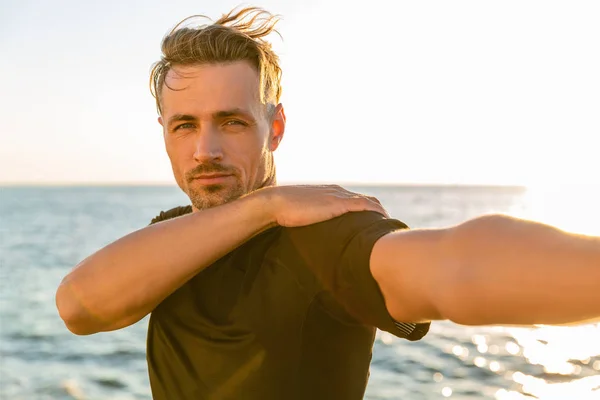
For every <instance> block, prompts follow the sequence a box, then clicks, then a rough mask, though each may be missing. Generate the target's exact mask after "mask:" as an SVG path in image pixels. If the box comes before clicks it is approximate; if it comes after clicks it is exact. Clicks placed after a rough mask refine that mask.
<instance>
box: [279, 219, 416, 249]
mask: <svg viewBox="0 0 600 400" xmlns="http://www.w3.org/2000/svg"><path fill="white" fill-rule="evenodd" d="M407 228H408V226H407V225H406V224H405V223H404V222H401V221H399V220H397V219H391V218H386V217H384V216H383V215H381V214H379V213H377V212H374V211H360V212H348V213H346V214H343V215H341V216H339V217H336V218H332V219H330V220H328V221H323V222H319V223H317V224H313V225H308V226H303V227H296V228H286V229H285V230H286V231H287V234H288V235H289V236H291V237H293V238H297V239H304V238H305V239H312V240H315V239H321V240H323V241H324V242H322V243H327V242H328V241H342V242H347V241H349V240H352V239H353V238H354V237H355V236H357V235H359V236H373V235H376V236H377V235H381V234H385V233H388V232H392V231H395V230H399V229H407Z"/></svg>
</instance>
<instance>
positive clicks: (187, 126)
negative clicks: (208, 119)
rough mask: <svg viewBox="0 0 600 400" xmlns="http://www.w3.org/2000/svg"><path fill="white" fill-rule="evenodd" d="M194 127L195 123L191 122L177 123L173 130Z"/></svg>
mask: <svg viewBox="0 0 600 400" xmlns="http://www.w3.org/2000/svg"><path fill="white" fill-rule="evenodd" d="M192 128H194V124H191V123H189V122H186V123H185V124H181V125H177V126H176V127H175V128H174V129H173V131H177V130H179V129H192Z"/></svg>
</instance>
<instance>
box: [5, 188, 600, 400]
mask: <svg viewBox="0 0 600 400" xmlns="http://www.w3.org/2000/svg"><path fill="white" fill-rule="evenodd" d="M350 188H351V189H353V190H357V191H361V192H363V193H367V194H370V195H374V196H377V197H378V198H379V199H380V200H381V202H382V203H383V205H384V206H385V207H386V209H387V210H388V211H389V212H390V214H391V215H392V217H394V218H398V219H401V220H403V221H404V222H406V223H407V224H409V225H410V226H411V227H415V228H416V227H436V226H446V225H453V224H456V223H459V222H461V221H464V220H466V219H468V218H471V217H474V216H476V215H480V214H482V213H488V212H503V213H509V214H512V215H517V216H529V215H534V216H535V215H536V210H537V211H539V210H542V209H543V210H544V212H545V214H543V215H544V216H549V217H552V216H553V218H554V220H551V221H548V222H551V223H554V222H557V223H558V222H564V223H569V222H570V223H575V225H573V226H574V227H576V226H583V225H576V223H577V222H579V223H581V224H588V225H585V226H592V225H591V224H590V216H591V215H593V214H591V213H586V212H585V210H582V209H581V201H578V202H577V203H564V202H563V200H560V199H557V198H556V197H553V198H552V199H547V198H546V200H547V201H546V202H544V203H543V204H542V203H539V201H538V200H539V198H538V197H536V196H534V195H532V193H531V191H526V190H525V189H523V188H506V187H442V186H440V187H433V186H432V187H427V186H422V187H421V186H399V187H393V186H389V187H350ZM585 198H586V199H588V201H589V196H588V197H585ZM532 199H533V200H535V201H538V203H536V202H535V201H534V202H533V203H532ZM536 199H537V200H536ZM579 200H581V198H579ZM548 202H550V203H552V202H553V203H552V204H555V206H556V207H555V208H554V209H550V210H549V209H548V204H549V203H548ZM182 204H187V202H186V198H185V196H184V195H183V194H182V193H181V192H180V191H179V190H178V189H177V188H174V187H161V186H155V187H0V239H1V240H0V399H10V400H33V399H65V400H66V399H71V400H73V399H90V400H91V399H111V400H126V399H127V400H132V399H136V400H148V399H150V398H151V396H150V390H149V383H148V377H147V369H146V360H145V336H146V327H147V319H146V318H145V319H143V320H142V321H140V322H139V323H137V324H135V325H133V326H131V327H128V328H126V329H123V330H120V331H116V332H109V333H101V334H97V335H91V336H85V337H79V336H75V335H72V334H71V333H69V332H68V331H67V329H66V328H65V327H64V325H63V324H62V322H61V320H60V319H59V317H58V313H57V311H56V307H55V305H54V294H55V290H56V287H57V285H58V284H59V282H60V280H61V279H62V277H63V276H64V275H65V274H66V273H67V272H68V271H69V270H70V269H71V268H72V267H73V266H75V265H76V264H77V263H78V262H79V261H81V260H82V259H83V258H85V257H86V256H88V255H89V254H91V253H93V252H94V251H96V250H97V249H99V248H101V247H102V246H105V245H106V244H108V243H110V242H112V241H114V240H116V239H117V238H119V237H121V236H124V235H125V234H127V233H129V232H131V231H134V230H137V229H140V228H142V227H144V226H145V225H146V224H148V223H149V221H150V219H151V218H152V217H154V216H155V215H156V214H158V212H159V211H160V210H164V209H168V208H171V207H173V206H176V205H182ZM536 204H537V205H536ZM540 204H541V205H540ZM569 204H573V206H570V205H569ZM592 204H597V202H595V201H589V203H588V206H589V207H590V209H589V211H591V206H592ZM536 207H537V208H536ZM544 207H546V208H544ZM561 207H562V208H561ZM563 208H564V210H567V211H568V212H565V213H562V214H560V213H559V214H556V212H555V211H556V210H559V209H563ZM576 208H577V209H576ZM552 212H555V213H554V214H552ZM596 214H597V213H596ZM538 215H539V213H538ZM592 222H593V223H594V224H596V225H594V226H600V225H599V224H598V223H600V221H599V220H598V218H597V217H596V219H595V220H593V221H592ZM565 228H568V227H565ZM584 233H590V232H584ZM594 233H598V234H600V230H599V231H598V232H594ZM599 338H600V326H599V325H585V326H579V327H534V328H516V327H493V326H487V327H465V326H459V325H456V324H453V323H451V322H446V321H444V322H434V323H433V325H432V328H431V332H430V334H429V335H428V336H427V337H426V338H425V339H424V340H422V341H420V342H415V343H411V342H406V341H402V340H399V339H397V338H394V337H393V336H391V335H389V334H387V333H378V335H377V340H376V343H375V348H374V357H373V362H372V365H371V378H370V382H369V386H368V389H367V394H366V397H365V398H367V399H371V400H375V399H410V400H420V399H423V400H425V399H444V398H450V399H497V400H516V399H519V400H520V399H545V400H548V399H561V400H563V399H575V400H586V399H600V375H599V374H600V340H599Z"/></svg>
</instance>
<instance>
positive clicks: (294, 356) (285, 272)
mask: <svg viewBox="0 0 600 400" xmlns="http://www.w3.org/2000/svg"><path fill="white" fill-rule="evenodd" d="M191 211H192V210H191V207H190V206H187V207H177V208H175V209H172V210H169V211H167V212H161V214H160V215H159V216H158V217H156V218H155V219H153V220H152V223H156V222H160V221H163V220H166V219H169V218H174V217H177V216H180V215H183V214H186V213H189V212H191ZM405 228H406V225H405V224H403V223H402V222H400V221H397V220H393V219H385V218H384V217H383V216H381V215H380V214H377V213H375V212H357V213H347V214H345V215H343V216H340V217H337V218H334V219H332V220H329V221H325V222H321V223H318V224H314V225H310V226H305V227H298V228H283V227H276V228H272V229H269V230H267V231H265V232H263V233H261V234H260V235H258V236H256V237H254V238H253V239H251V240H249V241H247V242H246V243H244V244H243V245H242V246H240V247H238V248H237V249H235V250H234V251H232V252H231V253H229V254H227V255H226V256H224V257H223V258H221V259H220V260H218V261H217V262H215V263H214V264H213V265H211V266H209V267H207V268H206V269H204V270H203V271H202V272H200V273H199V274H197V275H196V276H195V277H194V278H192V279H191V280H190V281H188V282H187V283H186V284H185V285H183V286H182V287H181V288H180V289H178V290H177V291H175V292H174V293H173V294H172V295H171V296H169V297H168V298H166V299H165V300H164V301H163V302H162V303H161V304H160V305H159V306H158V307H157V308H156V309H155V310H154V311H153V312H152V315H151V317H150V323H149V328H148V343H147V359H148V368H149V374H150V383H151V387H152V395H153V398H154V400H192V399H193V400H197V399H244V400H253V399H261V400H270V399H276V400H280V399H302V400H304V399H311V400H313V399H362V397H363V395H364V392H365V388H366V386H367V380H368V376H369V365H370V361H371V352H372V346H373V340H374V336H375V328H379V329H381V330H385V331H387V332H390V333H392V334H394V335H396V336H398V337H400V338H405V339H408V340H419V339H421V338H422V337H423V336H424V335H425V334H426V333H427V331H428V329H429V323H425V324H408V323H397V322H395V321H394V320H393V319H392V318H391V316H390V315H389V314H388V312H387V310H386V308H385V304H384V300H383V296H382V294H381V292H380V290H379V287H378V285H377V283H376V281H375V280H374V278H373V277H372V275H371V273H370V268H369V258H370V254H371V250H372V248H373V245H374V244H375V242H376V241H377V239H379V238H380V237H381V236H383V235H385V234H386V233H389V232H391V231H394V230H398V229H405ZM199 245H201V243H199Z"/></svg>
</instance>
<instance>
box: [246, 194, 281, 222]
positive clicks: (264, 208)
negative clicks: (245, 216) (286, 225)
mask: <svg viewBox="0 0 600 400" xmlns="http://www.w3.org/2000/svg"><path fill="white" fill-rule="evenodd" d="M277 199H278V196H277V190H276V188H275V187H265V188H261V189H258V190H255V191H254V192H251V193H249V194H247V195H246V196H245V200H247V201H248V202H249V204H250V207H251V208H252V209H253V210H255V211H256V212H257V213H258V216H259V219H260V221H261V222H262V224H263V225H264V227H265V228H271V227H273V226H276V225H277V203H278V200H277Z"/></svg>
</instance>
